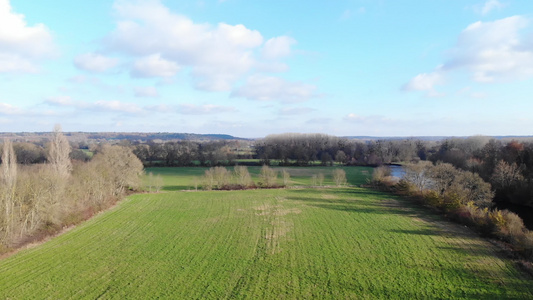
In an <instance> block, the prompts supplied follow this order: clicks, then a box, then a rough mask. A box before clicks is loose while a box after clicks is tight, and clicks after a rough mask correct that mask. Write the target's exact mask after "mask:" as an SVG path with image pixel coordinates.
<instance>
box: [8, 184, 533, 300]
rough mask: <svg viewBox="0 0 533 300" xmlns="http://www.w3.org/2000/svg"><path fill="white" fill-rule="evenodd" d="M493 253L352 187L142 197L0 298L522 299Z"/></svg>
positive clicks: (25, 256)
mask: <svg viewBox="0 0 533 300" xmlns="http://www.w3.org/2000/svg"><path fill="white" fill-rule="evenodd" d="M429 221H431V222H429ZM495 252H496V249H494V248H493V246H491V245H490V244H489V243H487V242H485V241H483V240H481V239H479V238H476V237H475V236H473V235H472V234H471V233H469V232H465V231H464V230H463V229H462V228H460V227H458V226H455V225H450V224H448V223H446V222H443V221H442V220H440V219H439V218H438V217H431V216H426V215H425V213H424V211H423V210H419V209H418V208H415V207H411V206H409V205H408V204H406V203H403V202H401V200H399V199H391V198H390V196H388V195H386V194H381V193H377V192H373V191H370V190H366V189H362V188H339V189H334V188H331V189H318V190H313V189H303V190H251V191H235V192H227V191H220V192H217V191H213V192H168V193H161V194H142V195H134V196H131V197H129V198H128V199H127V200H126V201H124V202H123V203H121V204H120V205H118V206H117V207H116V208H114V209H113V210H112V211H110V212H107V213H104V214H101V215H99V216H97V217H96V218H94V219H92V220H90V221H89V222H87V223H85V224H84V225H82V226H80V227H78V228H76V229H74V230H72V231H71V232H69V233H67V234H64V235H62V236H59V237H57V238H55V239H53V240H51V241H49V242H47V243H45V244H43V245H41V246H38V247H35V248H33V249H29V250H25V251H22V252H20V253H18V254H17V255H14V256H12V257H10V258H8V259H5V260H3V261H0V298H10V299H30V298H48V299H60V298H61V299H63V298H83V299H94V298H103V299H109V298H115V299H123V298H139V299H146V298H170V299H181V298H188V299H199V298H208V299H224V298H249V299H273V298H276V299H277V298H330V299H338V298H341V299H344V298H402V299H411V298H495V297H496V298H510V299H517V298H524V299H527V298H531V297H532V292H533V286H532V281H531V278H530V277H527V276H526V275H524V274H522V273H521V272H520V271H518V270H517V269H516V268H515V267H514V266H513V265H512V263H511V262H509V261H506V260H502V259H500V258H498V256H497V255H496V253H495Z"/></svg>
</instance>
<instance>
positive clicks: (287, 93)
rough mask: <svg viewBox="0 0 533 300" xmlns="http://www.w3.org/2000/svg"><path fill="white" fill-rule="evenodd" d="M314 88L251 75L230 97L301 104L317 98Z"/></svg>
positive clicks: (309, 85)
mask: <svg viewBox="0 0 533 300" xmlns="http://www.w3.org/2000/svg"><path fill="white" fill-rule="evenodd" d="M315 91H316V86H314V85H311V84H305V83H302V82H289V81H285V80H283V79H281V78H278V77H271V76H263V75H253V76H250V77H249V78H248V79H247V80H246V83H245V84H244V85H243V86H240V87H238V88H237V89H235V90H234V91H233V92H232V93H231V96H232V97H244V98H247V99H250V100H260V101H272V100H278V101H283V102H301V101H306V100H308V99H310V98H312V97H317V96H318V95H317V94H316V92H315Z"/></svg>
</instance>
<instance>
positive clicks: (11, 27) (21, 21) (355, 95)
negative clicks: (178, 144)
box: [0, 0, 533, 137]
mask: <svg viewBox="0 0 533 300" xmlns="http://www.w3.org/2000/svg"><path fill="white" fill-rule="evenodd" d="M532 92H533V1H512V0H478V1H475V0H474V1H465V0H435V1H426V0H424V1H422V0H420V1H415V0H412V1H398V0H394V1H393V0H381V1H370V0H351V1H348V0H346V1H343V0H334V1H281V0H279V1H247V0H225V1H221V0H203V1H164V0H146V1H144V0H140V1H126V0H117V1H111V0H94V1H64V0H52V1H29V0H0V131H2V132H6V131H7V132H18V131H50V130H52V129H53V126H54V124H56V123H60V124H61V125H62V127H63V130H64V131H126V132H132V131H133V132H136V131H142V132H190V133H225V134H231V135H235V136H241V137H262V136H265V135H267V134H271V133H283V132H321V133H328V134H333V135H338V136H346V135H372V136H422V135H447V136H448V135H453V136H466V135H476V134H482V135H531V134H533V131H532V130H531V129H532V128H533V117H532V112H533V99H532V95H533V93H532Z"/></svg>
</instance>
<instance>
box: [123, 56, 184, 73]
mask: <svg viewBox="0 0 533 300" xmlns="http://www.w3.org/2000/svg"><path fill="white" fill-rule="evenodd" d="M179 69H180V67H179V66H178V64H176V63H175V62H173V61H169V60H166V59H163V58H161V55H160V54H152V55H149V56H146V57H143V58H141V59H138V60H137V61H136V62H135V63H134V65H133V69H132V71H131V74H132V76H134V77H172V76H174V75H176V73H177V72H178V71H179Z"/></svg>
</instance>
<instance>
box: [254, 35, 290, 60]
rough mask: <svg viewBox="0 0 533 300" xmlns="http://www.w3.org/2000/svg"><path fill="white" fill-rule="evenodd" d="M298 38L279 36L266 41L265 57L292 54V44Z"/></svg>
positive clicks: (270, 57) (281, 56)
mask: <svg viewBox="0 0 533 300" xmlns="http://www.w3.org/2000/svg"><path fill="white" fill-rule="evenodd" d="M294 44H296V40H295V39H293V38H291V37H289V36H279V37H275V38H271V39H269V40H268V41H266V43H265V45H264V46H263V52H262V54H263V57H264V58H266V59H272V60H274V59H279V58H283V57H286V56H288V55H290V54H291V46H292V45H294Z"/></svg>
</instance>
